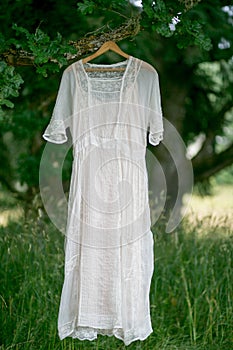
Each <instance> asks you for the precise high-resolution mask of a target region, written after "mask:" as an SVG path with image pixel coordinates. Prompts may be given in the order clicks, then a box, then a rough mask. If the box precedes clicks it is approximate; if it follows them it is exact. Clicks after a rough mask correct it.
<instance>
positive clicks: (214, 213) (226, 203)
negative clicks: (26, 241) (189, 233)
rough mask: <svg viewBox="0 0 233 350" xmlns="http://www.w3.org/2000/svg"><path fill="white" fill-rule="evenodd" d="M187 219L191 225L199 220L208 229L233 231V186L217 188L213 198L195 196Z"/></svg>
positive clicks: (214, 190)
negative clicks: (225, 228) (221, 228)
mask: <svg viewBox="0 0 233 350" xmlns="http://www.w3.org/2000/svg"><path fill="white" fill-rule="evenodd" d="M186 217H187V218H188V219H189V220H190V222H191V223H195V221H197V220H198V221H199V222H200V223H201V224H202V225H203V227H206V228H208V227H214V226H216V227H225V226H226V227H228V228H230V229H233V186H232V185H225V186H223V185H221V186H215V187H214V188H213V195H211V196H204V197H201V196H197V195H195V194H193V196H192V199H191V202H190V204H189V208H188V211H187V215H186Z"/></svg>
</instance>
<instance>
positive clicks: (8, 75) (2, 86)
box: [0, 61, 23, 118]
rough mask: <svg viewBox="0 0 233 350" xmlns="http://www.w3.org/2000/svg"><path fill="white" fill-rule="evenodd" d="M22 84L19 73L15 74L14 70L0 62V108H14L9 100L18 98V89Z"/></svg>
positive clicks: (0, 115)
mask: <svg viewBox="0 0 233 350" xmlns="http://www.w3.org/2000/svg"><path fill="white" fill-rule="evenodd" d="M22 83H23V79H22V77H21V75H20V74H19V73H16V71H15V68H14V67H9V66H8V65H7V64H6V63H5V62H3V61H0V108H1V106H2V105H6V106H7V107H9V108H13V107H14V104H13V103H12V102H11V101H10V100H9V98H10V97H12V96H13V97H17V96H19V88H20V85H21V84H22ZM1 117H2V114H1V109H0V118H1Z"/></svg>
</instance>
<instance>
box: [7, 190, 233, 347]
mask: <svg viewBox="0 0 233 350" xmlns="http://www.w3.org/2000/svg"><path fill="white" fill-rule="evenodd" d="M229 189H230V187H229ZM231 189H232V187H231ZM224 193H225V196H227V195H228V194H230V191H229V190H228V191H227V190H226V191H225V192H224ZM1 199H2V198H1ZM225 199H226V201H227V198H225ZM205 200H206V198H205V199H200V197H194V198H193V202H192V203H193V206H192V208H191V211H190V213H189V214H188V215H187V217H186V218H185V219H184V220H183V222H182V224H181V225H180V226H179V227H178V228H177V229H176V231H175V232H174V233H172V234H164V233H163V232H162V231H163V230H162V227H159V226H158V227H154V228H153V233H154V243H155V244H154V275H153V279H152V283H151V290H150V306H151V317H152V324H153V330H154V332H153V333H152V334H151V335H150V336H149V337H148V338H147V339H146V340H145V341H143V342H141V341H135V342H133V343H132V344H131V345H129V346H127V347H126V346H124V344H123V342H122V341H121V340H118V339H116V338H114V337H107V336H101V335H99V336H98V338H97V340H95V341H92V342H90V341H87V340H86V341H79V340H77V339H75V340H73V339H71V338H66V339H65V340H63V341H60V340H59V338H58V335H57V315H58V307H59V301H60V293H61V288H62V283H63V276H64V275H63V266H64V265H63V264H64V254H63V239H64V237H63V235H62V234H61V233H60V232H59V231H58V230H57V229H55V228H54V226H53V225H52V224H51V223H50V222H49V221H48V220H47V219H42V218H40V219H28V220H27V221H26V222H25V221H24V220H23V218H22V217H21V216H20V210H19V209H17V208H15V207H14V205H13V202H12V203H11V202H10V200H9V202H8V207H9V208H10V209H8V210H5V215H6V216H7V219H6V218H5V219H4V217H3V216H2V217H1V227H0V244H1V269H0V276H1V277H0V301H1V331H0V344H1V345H0V349H1V350H10V349H14V350H20V349H25V350H55V349H61V350H74V349H85V350H86V349H87V350H88V349H93V350H94V349H98V350H100V349H129V350H131V349H143V350H144V349H145V350H152V349H153V350H163V349H164V350H165V349H166V350H175V349H178V350H191V349H192V350H194V349H195V350H198V349H203V350H208V349H209V350H224V349H225V350H230V349H233V230H232V221H231V219H230V211H229V212H228V213H227V212H226V211H225V212H224V213H222V212H220V214H219V216H218V212H217V211H216V212H214V209H212V212H204V211H202V210H203V208H204V207H203V208H202V205H203V201H205ZM211 200H213V199H211ZM198 201H199V204H198ZM206 205H207V206H208V204H206ZM209 207H211V205H209ZM198 208H199V209H200V210H199V213H198ZM211 208H212V207H211ZM221 208H222V206H221ZM227 208H228V209H229V205H228V207H227ZM5 209H6V207H5ZM215 209H216V208H215ZM3 213H4V212H3ZM9 213H11V215H10V214H9ZM201 213H202V215H201ZM198 214H199V215H198Z"/></svg>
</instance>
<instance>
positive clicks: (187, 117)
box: [0, 0, 233, 193]
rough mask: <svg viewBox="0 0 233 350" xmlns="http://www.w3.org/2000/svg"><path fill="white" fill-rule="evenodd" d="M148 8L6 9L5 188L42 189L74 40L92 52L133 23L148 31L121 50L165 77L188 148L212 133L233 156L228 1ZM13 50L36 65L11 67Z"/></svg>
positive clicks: (1, 44) (1, 81)
mask: <svg viewBox="0 0 233 350" xmlns="http://www.w3.org/2000/svg"><path fill="white" fill-rule="evenodd" d="M142 5H143V7H136V6H134V1H125V0H120V1H108V0H103V1H102V0H97V1H92V0H84V1H79V2H77V1H76V0H72V1H69V2H65V1H59V2H54V1H52V0H49V1H46V2H45V1H42V2H32V1H30V0H29V1H28V0H18V1H16V2H14V3H12V2H11V1H10V0H6V1H4V2H2V3H1V5H0V20H1V30H2V33H1V34H0V55H1V58H2V61H1V62H0V72H1V74H0V107H2V112H1V132H0V144H1V157H2V159H5V160H7V161H5V162H4V164H6V166H4V167H2V169H0V179H1V181H2V180H4V181H3V182H4V183H5V184H6V185H7V187H8V188H11V189H12V190H15V183H17V181H18V182H20V183H21V184H24V185H25V187H26V188H27V191H28V193H32V192H33V193H34V191H36V189H37V190H38V169H39V162H40V156H41V153H42V151H43V145H44V143H43V141H42V140H41V134H42V132H43V130H44V128H45V126H46V124H47V123H48V121H49V118H50V116H51V113H52V109H53V106H54V103H55V98H56V94H57V89H58V85H59V81H60V78H61V74H62V71H63V70H64V68H65V67H66V65H67V64H68V61H67V54H69V53H70V54H73V53H75V52H76V49H74V48H73V47H72V46H71V45H70V44H69V42H70V40H72V41H78V40H79V39H82V40H81V41H82V42H83V43H84V44H85V39H86V38H88V37H92V38H93V40H95V37H96V35H97V34H104V33H105V32H108V33H111V32H112V30H114V28H117V27H118V26H120V25H122V24H123V23H124V22H125V20H127V19H129V18H131V17H134V16H139V18H140V31H139V33H138V35H137V36H136V37H133V38H131V39H130V40H128V41H127V42H126V41H123V42H122V43H120V46H121V45H122V47H123V49H125V50H126V51H128V52H129V53H131V54H134V55H135V56H137V57H139V58H141V59H144V60H146V61H148V62H149V63H151V64H152V65H154V66H155V67H156V68H157V69H158V72H159V73H161V74H160V82H161V89H162V90H161V91H162V102H163V107H164V112H165V117H166V118H167V119H169V120H171V122H172V123H173V124H174V125H175V126H176V127H177V129H178V131H179V132H180V133H181V135H182V137H183V139H184V141H185V142H186V144H189V143H191V142H192V141H193V139H195V137H196V136H198V135H199V134H200V133H204V134H205V135H206V136H207V137H208V135H209V134H210V132H211V135H213V136H212V137H213V142H212V144H213V153H212V154H211V156H212V155H213V156H214V155H215V153H216V152H218V153H219V152H220V151H222V150H223V149H220V148H219V144H218V140H219V138H217V137H216V136H218V137H222V138H224V140H226V142H225V143H224V145H225V148H227V147H228V146H229V144H230V142H231V141H230V140H231V138H230V136H229V133H228V134H227V132H226V128H228V129H229V125H231V120H232V110H231V104H232V99H233V98H232V61H231V57H232V55H233V45H232V42H233V31H232V16H231V15H230V11H228V12H227V10H226V9H225V10H222V7H223V6H224V5H225V2H224V1H220V0H214V1H202V2H200V3H199V4H198V5H196V6H194V7H193V8H191V9H187V8H186V6H185V2H183V1H178V0H176V1H172V0H166V1H165V0H159V1H152V0H144V1H143V2H142ZM3 14H4V15H3ZM119 39H120V38H119ZM8 51H9V52H10V53H12V52H13V53H14V52H17V53H19V52H21V53H24V54H25V55H26V54H28V55H30V57H33V58H34V59H33V66H31V67H29V66H28V67H27V66H26V67H21V66H20V67H13V66H7V64H6V62H5V60H4V57H5V56H4V55H3V54H4V53H6V52H8ZM12 64H14V59H13V58H12ZM216 67H217V68H216ZM23 82H24V84H23ZM180 96H183V97H182V98H180ZM178 97H179V98H178ZM13 106H14V108H13ZM227 107H228V109H227ZM171 111H172V112H171ZM180 111H181V112H180ZM182 113H183V114H182ZM3 150H4V154H3ZM209 156H210V154H209ZM206 164H207V162H206ZM68 168H69V167H68ZM12 172H14V176H13V177H12V178H11V177H9V176H8V174H11V173H12ZM13 179H14V181H13Z"/></svg>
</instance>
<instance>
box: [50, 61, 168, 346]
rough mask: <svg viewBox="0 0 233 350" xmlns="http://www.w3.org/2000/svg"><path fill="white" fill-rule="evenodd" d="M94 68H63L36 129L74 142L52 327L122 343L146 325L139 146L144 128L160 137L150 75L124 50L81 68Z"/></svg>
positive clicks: (145, 229) (146, 237)
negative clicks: (122, 56)
mask: <svg viewBox="0 0 233 350" xmlns="http://www.w3.org/2000/svg"><path fill="white" fill-rule="evenodd" d="M96 66H98V67H100V66H101V67H103V68H104V67H105V66H106V65H99V64H98V65H96V64H93V63H92V64H91V63H87V64H83V63H82V61H81V60H80V61H78V62H75V63H74V64H72V65H70V66H69V67H68V68H66V70H65V71H64V73H63V76H62V80H61V84H60V88H59V92H58V96H57V101H56V105H55V108H54V112H53V116H52V118H51V121H50V123H49V125H48V127H47V128H46V130H45V132H44V135H43V137H44V138H45V139H46V140H48V141H50V142H53V143H63V142H66V141H67V134H66V129H67V128H69V129H70V133H71V135H72V146H73V164H72V176H71V184H70V193H69V203H68V208H69V209H68V219H67V229H66V237H65V277H64V284H63V289H62V294H61V301H60V309H59V316H58V331H59V337H60V339H64V338H65V337H68V336H69V337H73V338H78V339H81V340H84V339H88V340H93V339H95V338H96V337H97V334H102V335H109V336H110V335H114V336H115V337H117V338H119V339H121V340H123V341H124V343H125V345H129V344H130V343H131V342H132V341H135V340H137V339H140V340H144V339H146V338H147V337H148V335H149V334H150V333H151V332H152V325H151V318H150V305H149V290H150V283H151V278H152V274H153V266H154V265H153V260H154V259H153V236H152V232H151V230H150V226H151V219H150V208H149V203H148V202H149V201H148V178H147V169H146V161H145V152H146V146H147V133H148V132H149V142H150V143H151V144H152V145H157V144H158V143H159V142H160V141H161V140H162V138H163V123H162V112H161V106H160V91H159V81H158V74H157V72H156V70H155V69H154V68H153V67H152V66H151V65H149V64H148V63H146V62H144V61H142V60H139V59H137V58H135V57H132V56H130V57H129V58H128V59H127V60H125V61H123V62H119V63H115V64H111V65H107V67H108V70H105V71H104V70H87V69H86V68H87V67H92V68H95V67H96ZM111 67H112V68H114V70H112V71H111V69H110V68H111ZM117 67H118V68H120V67H121V68H123V67H124V68H125V69H124V70H116V69H115V68H117Z"/></svg>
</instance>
